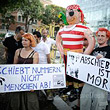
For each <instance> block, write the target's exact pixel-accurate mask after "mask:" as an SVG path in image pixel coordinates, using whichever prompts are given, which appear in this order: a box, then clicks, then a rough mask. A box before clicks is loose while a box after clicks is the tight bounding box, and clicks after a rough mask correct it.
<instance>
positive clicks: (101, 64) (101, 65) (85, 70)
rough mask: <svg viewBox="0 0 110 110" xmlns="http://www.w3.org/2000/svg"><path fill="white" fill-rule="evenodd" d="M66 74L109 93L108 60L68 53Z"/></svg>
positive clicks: (109, 73)
mask: <svg viewBox="0 0 110 110" xmlns="http://www.w3.org/2000/svg"><path fill="white" fill-rule="evenodd" d="M67 59H68V60H67V74H68V75H70V76H71V77H74V78H76V79H79V80H81V81H84V82H86V83H88V84H91V85H93V86H96V87H98V88H101V89H103V90H106V91H110V60H109V59H105V58H101V59H96V57H94V56H90V55H84V54H79V53H75V52H68V54H67Z"/></svg>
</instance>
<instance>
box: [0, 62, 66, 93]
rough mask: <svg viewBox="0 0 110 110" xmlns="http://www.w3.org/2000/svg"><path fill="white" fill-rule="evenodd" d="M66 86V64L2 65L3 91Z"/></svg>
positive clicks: (0, 66) (0, 68) (0, 87)
mask: <svg viewBox="0 0 110 110" xmlns="http://www.w3.org/2000/svg"><path fill="white" fill-rule="evenodd" d="M64 87H66V83H65V67H64V64H21V65H20V64H15V65H0V92H1V93H2V92H16V91H29V90H42V89H56V88H64Z"/></svg>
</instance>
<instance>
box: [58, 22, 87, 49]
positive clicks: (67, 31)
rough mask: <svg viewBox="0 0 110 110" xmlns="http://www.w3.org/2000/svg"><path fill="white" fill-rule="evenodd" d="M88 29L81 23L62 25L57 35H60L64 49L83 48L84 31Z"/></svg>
mask: <svg viewBox="0 0 110 110" xmlns="http://www.w3.org/2000/svg"><path fill="white" fill-rule="evenodd" d="M87 29H89V28H88V27H86V26H83V25H81V24H75V25H73V26H72V27H70V28H67V27H66V26H64V28H62V29H60V30H59V35H60V36H61V37H62V43H63V48H64V49H69V50H74V49H83V40H84V31H85V30H87Z"/></svg>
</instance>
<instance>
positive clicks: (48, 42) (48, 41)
mask: <svg viewBox="0 0 110 110" xmlns="http://www.w3.org/2000/svg"><path fill="white" fill-rule="evenodd" d="M47 36H48V31H47V30H46V29H43V30H42V37H43V38H42V41H43V42H45V43H46V44H47V45H48V47H49V49H50V50H51V47H52V44H54V45H55V44H56V41H55V40H53V39H52V38H48V37H47Z"/></svg>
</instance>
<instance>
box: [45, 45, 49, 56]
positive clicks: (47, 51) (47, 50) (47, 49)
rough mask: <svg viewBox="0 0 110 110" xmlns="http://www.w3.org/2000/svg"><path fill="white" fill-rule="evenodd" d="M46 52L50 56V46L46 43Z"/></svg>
mask: <svg viewBox="0 0 110 110" xmlns="http://www.w3.org/2000/svg"><path fill="white" fill-rule="evenodd" d="M44 52H45V54H46V55H47V54H50V48H49V47H48V45H47V44H46V43H45V45H44Z"/></svg>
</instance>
